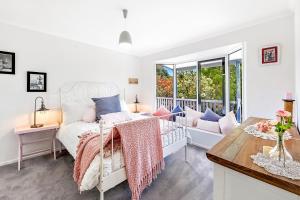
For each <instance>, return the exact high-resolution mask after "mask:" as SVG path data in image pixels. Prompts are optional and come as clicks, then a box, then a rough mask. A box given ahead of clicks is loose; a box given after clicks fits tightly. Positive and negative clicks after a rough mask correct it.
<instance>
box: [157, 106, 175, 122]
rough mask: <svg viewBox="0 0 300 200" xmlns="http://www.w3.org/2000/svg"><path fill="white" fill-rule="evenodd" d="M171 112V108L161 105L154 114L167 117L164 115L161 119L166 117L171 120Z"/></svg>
mask: <svg viewBox="0 0 300 200" xmlns="http://www.w3.org/2000/svg"><path fill="white" fill-rule="evenodd" d="M170 114H172V113H171V112H170V111H169V110H167V109H166V108H165V107H163V106H162V107H160V108H158V109H157V111H156V112H154V113H153V116H158V117H161V116H165V117H162V118H161V119H166V120H169V119H170V117H171V116H170Z"/></svg>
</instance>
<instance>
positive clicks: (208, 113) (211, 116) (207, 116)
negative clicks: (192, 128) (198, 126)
mask: <svg viewBox="0 0 300 200" xmlns="http://www.w3.org/2000/svg"><path fill="white" fill-rule="evenodd" d="M201 119H203V120H206V121H212V122H218V121H219V119H221V116H219V115H218V114H216V113H215V112H214V111H212V110H211V109H210V108H206V110H205V113H204V115H203V116H202V117H201Z"/></svg>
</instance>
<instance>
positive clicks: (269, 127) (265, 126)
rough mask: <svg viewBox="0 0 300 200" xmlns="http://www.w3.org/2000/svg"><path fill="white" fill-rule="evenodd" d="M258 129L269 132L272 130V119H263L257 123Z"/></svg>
mask: <svg viewBox="0 0 300 200" xmlns="http://www.w3.org/2000/svg"><path fill="white" fill-rule="evenodd" d="M257 129H258V130H259V131H260V132H263V133H267V132H270V131H271V130H272V124H271V123H270V121H262V122H259V123H257Z"/></svg>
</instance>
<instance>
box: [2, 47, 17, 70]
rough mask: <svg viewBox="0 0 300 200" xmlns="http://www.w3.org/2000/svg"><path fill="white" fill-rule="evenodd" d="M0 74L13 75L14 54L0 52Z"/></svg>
mask: <svg viewBox="0 0 300 200" xmlns="http://www.w3.org/2000/svg"><path fill="white" fill-rule="evenodd" d="M0 74H15V53H12V52H5V51H0Z"/></svg>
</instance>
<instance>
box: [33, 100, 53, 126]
mask: <svg viewBox="0 0 300 200" xmlns="http://www.w3.org/2000/svg"><path fill="white" fill-rule="evenodd" d="M38 99H41V107H40V108H39V109H38V110H37V109H36V102H37V100H38ZM47 110H49V109H47V108H46V106H45V104H44V98H43V97H37V98H36V99H35V101H34V123H33V125H31V128H40V127H43V126H44V125H43V124H36V113H37V112H42V111H47Z"/></svg>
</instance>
